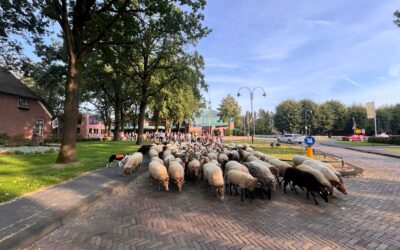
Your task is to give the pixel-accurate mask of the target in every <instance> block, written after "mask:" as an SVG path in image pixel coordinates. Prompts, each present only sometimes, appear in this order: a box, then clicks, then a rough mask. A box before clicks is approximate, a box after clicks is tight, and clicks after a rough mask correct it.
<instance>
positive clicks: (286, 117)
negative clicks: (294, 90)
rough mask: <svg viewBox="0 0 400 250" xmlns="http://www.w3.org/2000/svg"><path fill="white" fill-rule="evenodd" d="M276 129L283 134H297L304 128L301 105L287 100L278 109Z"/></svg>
mask: <svg viewBox="0 0 400 250" xmlns="http://www.w3.org/2000/svg"><path fill="white" fill-rule="evenodd" d="M274 123H275V127H276V129H278V130H280V131H281V132H289V133H296V132H299V130H300V129H301V127H302V124H301V104H300V103H299V102H297V101H295V100H286V101H283V102H281V103H280V104H279V105H278V106H277V107H276V111H275V115H274Z"/></svg>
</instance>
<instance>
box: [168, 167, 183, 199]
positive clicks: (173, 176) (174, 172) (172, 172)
mask: <svg viewBox="0 0 400 250" xmlns="http://www.w3.org/2000/svg"><path fill="white" fill-rule="evenodd" d="M168 174H169V177H170V180H172V181H173V182H175V184H176V186H177V188H178V191H179V192H181V191H182V186H183V183H184V175H185V170H184V168H183V166H182V165H181V163H180V161H179V160H178V159H176V160H173V161H171V162H170V163H169V168H168Z"/></svg>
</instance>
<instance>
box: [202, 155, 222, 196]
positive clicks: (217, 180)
mask: <svg viewBox="0 0 400 250" xmlns="http://www.w3.org/2000/svg"><path fill="white" fill-rule="evenodd" d="M205 165H208V166H206V168H205V173H204V176H206V180H207V181H208V184H209V185H210V186H211V187H212V188H215V193H216V196H217V198H219V199H220V200H223V199H224V177H223V176H222V169H221V168H220V167H219V166H218V165H217V164H215V162H210V163H207V164H205Z"/></svg>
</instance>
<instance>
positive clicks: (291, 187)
mask: <svg viewBox="0 0 400 250" xmlns="http://www.w3.org/2000/svg"><path fill="white" fill-rule="evenodd" d="M289 187H290V190H292V191H294V190H293V185H292V183H291V182H289Z"/></svg>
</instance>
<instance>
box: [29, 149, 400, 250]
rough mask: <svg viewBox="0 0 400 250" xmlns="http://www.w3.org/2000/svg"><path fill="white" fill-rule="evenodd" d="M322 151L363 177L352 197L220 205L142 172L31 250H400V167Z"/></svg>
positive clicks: (200, 191)
mask: <svg viewBox="0 0 400 250" xmlns="http://www.w3.org/2000/svg"><path fill="white" fill-rule="evenodd" d="M321 149H323V150H326V151H330V152H333V151H334V153H335V154H337V155H342V156H344V157H345V158H346V157H347V158H349V159H350V158H351V159H352V161H353V163H357V164H359V165H363V167H364V168H365V169H366V173H365V175H364V176H363V177H362V178H349V179H346V180H345V181H346V184H347V187H348V191H349V195H347V196H343V195H341V194H339V193H337V194H336V195H337V198H334V199H332V200H330V202H329V203H325V202H323V201H322V200H321V199H319V201H320V206H315V205H314V203H313V202H312V200H306V198H305V194H304V193H302V192H300V193H299V195H295V194H294V193H293V192H289V194H288V195H285V194H284V193H283V192H282V190H280V189H278V190H277V192H275V193H274V194H273V197H272V201H268V200H262V199H258V200H254V201H253V202H252V203H250V202H249V201H248V200H246V201H245V202H240V196H239V195H237V196H234V195H233V196H227V197H226V199H225V200H224V201H223V202H220V201H217V200H215V199H214V198H213V196H212V194H211V192H210V190H209V189H208V188H207V186H206V185H205V184H204V183H202V182H199V183H196V184H195V185H193V184H191V183H185V185H184V187H183V192H182V193H177V192H176V191H174V190H172V191H170V192H160V191H158V190H157V187H156V186H155V185H154V186H151V184H150V182H149V178H148V173H147V172H144V173H141V175H140V176H139V177H138V178H136V179H135V180H134V181H132V182H131V183H130V184H129V185H127V186H126V188H125V189H124V190H120V192H119V193H116V194H114V195H113V196H112V197H110V198H109V199H107V200H104V201H101V202H98V203H96V205H95V206H93V207H92V208H90V209H88V210H86V211H85V212H84V213H82V214H81V215H79V216H78V217H76V218H74V219H72V220H71V221H69V222H67V223H66V224H65V225H64V226H62V227H61V228H59V229H57V230H55V231H54V232H53V233H51V234H49V235H48V236H46V237H44V238H42V239H41V240H39V241H38V242H36V243H35V244H34V245H32V246H31V247H29V249H343V248H350V249H400V196H399V194H400V160H398V159H393V158H391V159H390V160H387V157H383V156H377V155H368V154H365V153H360V152H356V151H349V150H344V149H336V148H330V147H327V148H324V147H321Z"/></svg>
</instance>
